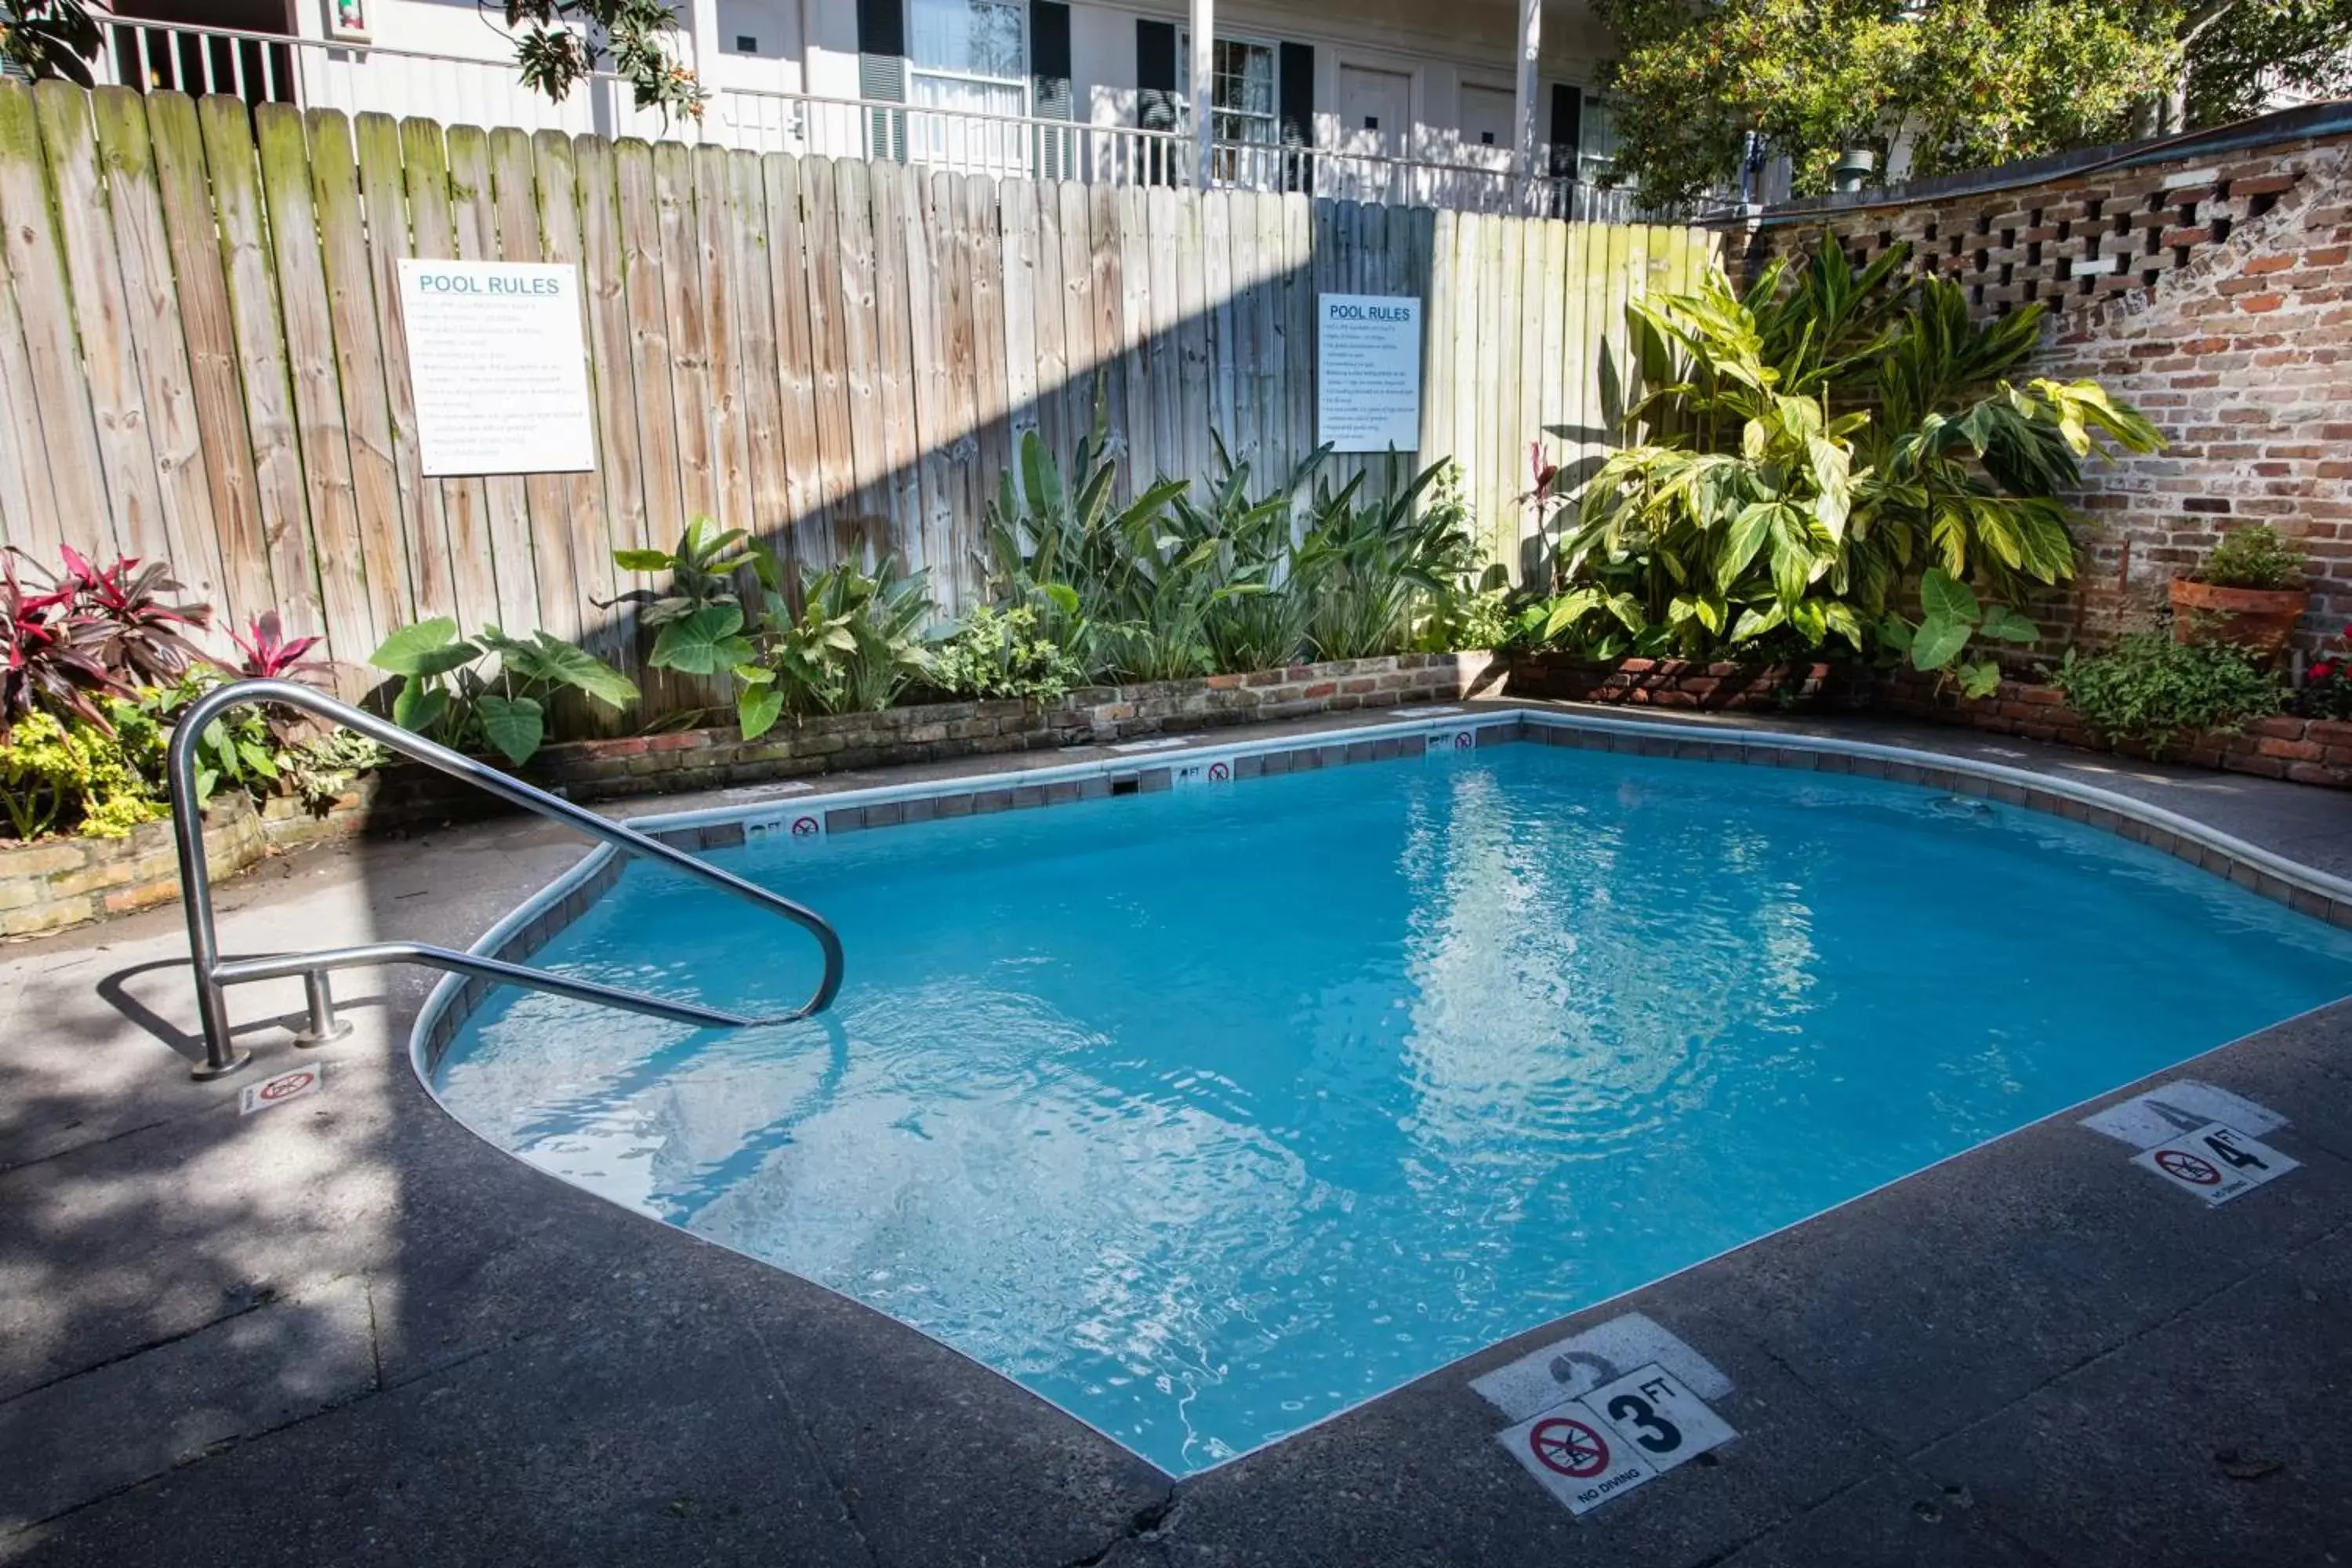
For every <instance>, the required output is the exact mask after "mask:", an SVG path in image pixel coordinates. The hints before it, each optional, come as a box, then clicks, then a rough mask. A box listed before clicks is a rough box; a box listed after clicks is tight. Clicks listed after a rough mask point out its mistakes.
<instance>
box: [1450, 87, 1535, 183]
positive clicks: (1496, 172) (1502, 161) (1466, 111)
mask: <svg viewBox="0 0 2352 1568" xmlns="http://www.w3.org/2000/svg"><path fill="white" fill-rule="evenodd" d="M1518 101H1519V100H1518V95H1517V93H1515V92H1513V91H1512V90H1511V89H1509V88H1507V87H1481V86H1479V85H1478V84H1476V83H1475V82H1467V81H1465V82H1464V83H1463V84H1462V141H1461V145H1460V148H1459V150H1458V152H1457V153H1456V154H1455V161H1456V162H1458V163H1460V164H1461V165H1462V167H1463V168H1465V170H1476V171H1478V172H1477V173H1476V174H1457V175H1453V176H1451V177H1450V178H1451V182H1452V184H1454V185H1455V186H1457V187H1458V188H1457V189H1452V190H1448V191H1445V192H1444V193H1443V197H1442V199H1443V200H1444V203H1445V205H1449V206H1458V207H1468V208H1474V209H1479V210H1484V211H1486V212H1507V211H1509V210H1511V209H1510V205H1509V203H1508V201H1507V197H1508V196H1509V195H1510V173H1511V151H1512V148H1513V146H1514V144H1515V143H1516V142H1517V140H1518V131H1517V124H1518Z"/></svg>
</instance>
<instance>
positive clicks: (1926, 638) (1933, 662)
mask: <svg viewBox="0 0 2352 1568" xmlns="http://www.w3.org/2000/svg"><path fill="white" fill-rule="evenodd" d="M1969 630H1970V627H1969V624H1968V622H1966V621H1955V620H1949V619H1947V618H1946V617H1944V616H1933V615H1931V616H1928V617H1927V619H1926V620H1924V621H1921V622H1920V623H1919V629H1918V631H1917V632H1916V633H1915V634H1913V636H1912V638H1911V668H1914V669H1941V668H1944V666H1946V665H1948V664H1949V663H1951V662H1952V660H1954V659H1955V658H1958V657H1959V655H1960V650H1961V649H1962V648H1965V647H1968V646H1969Z"/></svg>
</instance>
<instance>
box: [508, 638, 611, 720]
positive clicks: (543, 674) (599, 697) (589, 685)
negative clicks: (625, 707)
mask: <svg viewBox="0 0 2352 1568" xmlns="http://www.w3.org/2000/svg"><path fill="white" fill-rule="evenodd" d="M529 646H530V669H531V677H532V679H537V680H551V681H554V682H556V683H558V684H560V685H563V686H569V687H572V688H573V689H576V690H580V691H584V692H586V693H587V694H588V695H589V696H590V697H592V698H593V699H594V700H596V701H599V702H602V703H603V704H604V706H606V707H607V708H618V707H620V706H621V705H622V704H623V703H625V702H634V701H635V700H637V687H636V682H635V681H633V680H631V679H629V678H628V677H627V676H625V675H623V674H622V673H621V672H620V671H619V670H617V669H614V668H613V667H612V666H611V665H609V664H606V663H605V662H604V660H603V659H601V658H597V657H596V656H595V655H594V654H593V653H590V652H589V651H588V650H587V649H585V648H583V647H575V646H573V645H572V644H571V643H568V642H565V641H564V640H563V639H562V638H561V637H553V636H551V635H550V634H548V633H546V632H540V633H538V634H536V635H535V636H534V637H532V638H531V641H530V645H529Z"/></svg>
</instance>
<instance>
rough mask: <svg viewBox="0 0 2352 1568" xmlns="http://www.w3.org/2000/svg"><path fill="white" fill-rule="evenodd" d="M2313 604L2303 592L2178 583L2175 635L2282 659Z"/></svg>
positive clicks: (2189, 580)
mask: <svg viewBox="0 0 2352 1568" xmlns="http://www.w3.org/2000/svg"><path fill="white" fill-rule="evenodd" d="M2310 603H2311V595H2310V594H2309V593H2308V592H2306V591H2305V590H2304V589H2301V588H2220V587H2216V586H2214V585H2213V584H2210V583H2200V582H2198V581H2197V580H2196V579H2195V578H2193V577H2175V578H2174V579H2173V580H2172V636H2173V638H2174V640H2176V641H2179V642H2184V643H2230V644H2232V645H2234V646H2236V647H2242V648H2244V649H2246V650H2247V651H2249V652H2251V653H2258V654H2261V655H2263V656H2264V657H2265V658H2279V657H2280V656H2281V655H2283V654H2284V653H2285V652H2286V647H2287V642H2288V639H2290V638H2291V637H2294V627H2295V623H2296V622H2298V621H2300V620H2302V619H2303V612H2304V610H2305V607H2306V606H2308V605H2310Z"/></svg>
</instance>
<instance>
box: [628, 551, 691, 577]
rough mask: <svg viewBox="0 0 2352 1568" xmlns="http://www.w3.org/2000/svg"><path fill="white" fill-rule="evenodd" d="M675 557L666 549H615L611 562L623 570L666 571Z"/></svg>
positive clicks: (674, 560)
mask: <svg viewBox="0 0 2352 1568" xmlns="http://www.w3.org/2000/svg"><path fill="white" fill-rule="evenodd" d="M676 560H677V557H675V556H673V555H672V554H670V552H668V551H667V550H615V551H614V552H613V564H614V565H615V566H618V567H619V568H620V569H621V570H622V571H624V572H667V571H668V570H669V569H670V567H671V565H672V564H673V563H675V562H676Z"/></svg>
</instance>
